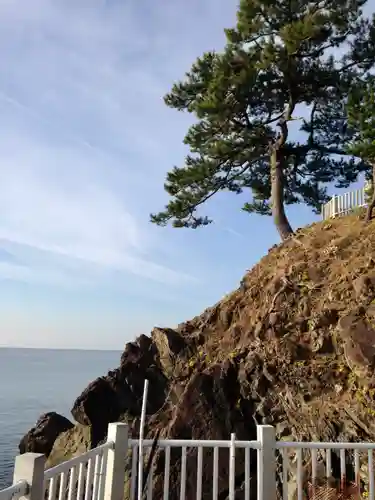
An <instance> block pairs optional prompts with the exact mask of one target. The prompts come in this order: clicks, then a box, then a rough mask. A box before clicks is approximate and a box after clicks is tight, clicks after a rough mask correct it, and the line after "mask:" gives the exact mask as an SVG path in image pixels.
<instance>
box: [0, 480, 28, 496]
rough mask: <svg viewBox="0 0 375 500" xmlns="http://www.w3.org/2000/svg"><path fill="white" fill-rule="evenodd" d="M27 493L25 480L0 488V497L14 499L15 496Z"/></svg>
mask: <svg viewBox="0 0 375 500" xmlns="http://www.w3.org/2000/svg"><path fill="white" fill-rule="evenodd" d="M28 493H29V485H28V483H27V481H20V482H18V483H16V484H12V486H8V487H7V488H4V489H3V490H0V499H1V500H11V499H13V500H15V499H17V498H21V497H23V496H26V495H27V494H28Z"/></svg>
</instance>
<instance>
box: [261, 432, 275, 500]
mask: <svg viewBox="0 0 375 500" xmlns="http://www.w3.org/2000/svg"><path fill="white" fill-rule="evenodd" d="M257 440H258V442H259V443H260V449H258V474H257V487H258V495H257V498H258V500H276V456H275V446H276V439H275V428H274V427H272V425H258V426H257Z"/></svg>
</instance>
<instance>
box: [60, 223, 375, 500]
mask: <svg viewBox="0 0 375 500" xmlns="http://www.w3.org/2000/svg"><path fill="white" fill-rule="evenodd" d="M374 368H375V226H374V223H371V224H364V223H363V222H362V220H360V219H359V218H358V216H355V215H353V216H349V217H345V218H342V219H338V220H333V221H329V222H323V223H320V224H315V225H313V226H311V227H307V228H304V229H302V230H300V231H299V232H297V234H296V235H294V236H293V237H292V238H291V239H289V240H288V241H286V242H284V243H283V244H281V245H279V246H277V247H274V248H272V249H271V250H270V251H269V253H268V255H267V256H266V257H264V258H263V259H262V260H261V261H260V262H259V264H258V265H256V266H255V267H254V268H253V269H252V270H251V271H249V272H248V273H247V274H246V276H245V277H244V279H243V280H242V282H241V285H240V287H239V288H238V289H237V290H236V291H234V292H233V293H232V294H230V295H227V296H226V297H224V298H223V299H222V300H221V301H220V302H219V303H218V304H216V305H215V306H213V307H211V308H209V309H207V310H206V311H204V312H203V314H202V315H200V316H197V317H196V318H193V319H192V320H191V321H188V322H186V323H183V324H181V325H179V326H178V327H177V328H176V329H168V328H165V329H164V328H163V329H162V328H156V329H154V330H153V332H152V333H151V338H149V337H147V336H145V335H142V336H141V337H139V338H138V339H137V340H136V341H135V342H132V343H129V344H127V346H126V347H125V351H124V353H123V355H122V357H121V363H120V366H119V368H117V369H116V370H114V371H113V372H110V373H109V374H108V375H106V376H105V377H101V378H99V379H97V380H95V381H94V382H92V383H91V384H90V385H89V386H88V387H87V388H86V389H85V390H84V392H83V393H82V394H81V396H79V397H78V399H77V400H76V402H75V403H74V406H73V410H72V414H73V416H74V418H75V419H76V420H77V421H78V422H79V423H80V424H81V425H84V426H90V428H91V430H92V432H91V439H90V443H88V441H87V442H86V446H89V445H92V446H95V445H96V444H97V443H98V442H99V441H100V440H101V439H103V438H104V437H105V432H106V428H107V424H108V423H109V422H110V421H116V420H123V421H126V422H128V423H129V426H130V428H131V433H132V434H133V435H134V436H136V435H137V433H138V428H139V415H140V409H141V400H142V394H143V384H144V380H145V378H147V379H148V380H149V381H150V390H149V401H148V407H147V414H148V417H147V425H146V437H148V438H154V437H155V436H156V435H157V434H159V435H160V437H161V438H163V437H164V438H167V437H170V438H175V439H178V438H193V439H199V438H204V439H210V438H212V439H229V437H230V434H231V433H232V432H235V433H236V436H237V437H238V438H239V439H255V438H256V424H261V423H264V424H272V425H274V426H275V428H276V431H277V438H278V439H287V440H311V441H313V440H320V441H332V440H333V441H335V440H340V441H359V440H361V441H367V440H371V441H375V419H374V416H375V377H374ZM69 432H72V431H68V433H65V434H64V435H62V436H60V438H59V441H60V442H64V447H65V449H66V453H65V452H64V455H61V458H68V457H69V451H68V450H67V448H69V447H71V452H72V453H73V452H74V450H75V447H74V446H76V445H74V446H73V443H72V439H66V438H65V437H66V436H70V435H71V434H69ZM64 436H65V437H64ZM64 439H66V440H65V441H64ZM73 441H74V440H73ZM68 443H71V444H68ZM56 444H58V443H56ZM196 459H197V457H196V454H195V453H194V452H193V451H192V452H190V453H189V455H188V457H187V464H188V465H187V476H188V486H187V488H188V490H187V494H186V498H187V499H190V498H195V486H196V477H195V474H196ZM171 460H172V462H171V476H170V477H171V487H170V498H171V499H174V498H178V495H179V471H180V456H179V455H178V454H176V455H175V454H174V453H172V458H171ZM203 462H204V471H203V474H204V478H203V488H204V495H203V498H209V497H210V494H211V493H210V492H211V478H212V470H211V468H212V460H211V458H209V451H207V452H205V455H204V461H203ZM253 463H255V461H253ZM338 464H339V458H338V457H336V456H335V455H334V456H333V468H334V471H336V472H337V470H338V467H339V465H338ZM163 467H164V456H163V453H162V452H158V453H157V454H156V457H155V470H154V477H155V490H154V491H155V492H157V491H158V490H159V491H161V489H162V476H163ZM352 473H353V471H352V469H351V468H350V467H349V466H348V470H347V474H348V477H349V478H350V475H351V474H352ZM243 478H244V460H243V457H242V456H241V454H240V453H238V456H237V460H236V488H237V494H236V498H239V499H240V498H242V495H243V485H242V482H243ZM253 486H254V487H255V485H254V484H253V483H252V487H253ZM227 488H228V453H227V452H226V451H225V450H223V453H222V454H221V455H220V481H219V494H220V498H222V499H224V498H226V496H227ZM155 494H156V493H155Z"/></svg>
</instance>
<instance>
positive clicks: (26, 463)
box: [13, 453, 46, 500]
mask: <svg viewBox="0 0 375 500" xmlns="http://www.w3.org/2000/svg"><path fill="white" fill-rule="evenodd" d="M45 463H46V457H45V456H44V455H43V454H41V453H24V454H23V455H17V456H16V461H15V464H14V472H13V484H16V483H19V482H20V481H27V484H28V485H29V491H28V494H27V495H26V496H24V497H21V498H23V499H27V500H40V499H41V498H44V466H45Z"/></svg>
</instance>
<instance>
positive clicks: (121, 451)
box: [104, 423, 129, 500]
mask: <svg viewBox="0 0 375 500" xmlns="http://www.w3.org/2000/svg"><path fill="white" fill-rule="evenodd" d="M108 441H113V442H114V443H115V446H114V448H113V449H110V450H108V458H107V470H106V471H105V485H104V500H123V498H124V488H125V467H126V461H127V455H128V441H129V436H128V426H127V425H126V424H123V423H111V424H109V425H108V437H107V442H108Z"/></svg>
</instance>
